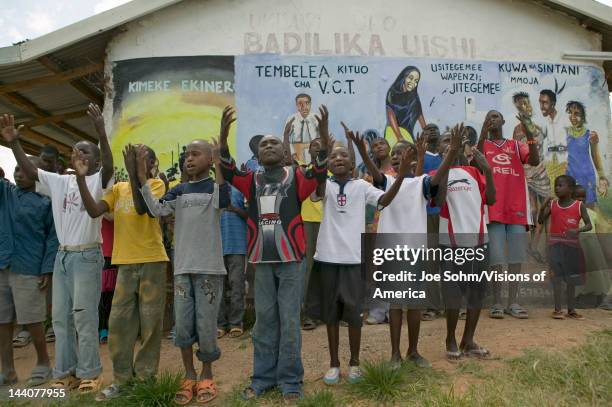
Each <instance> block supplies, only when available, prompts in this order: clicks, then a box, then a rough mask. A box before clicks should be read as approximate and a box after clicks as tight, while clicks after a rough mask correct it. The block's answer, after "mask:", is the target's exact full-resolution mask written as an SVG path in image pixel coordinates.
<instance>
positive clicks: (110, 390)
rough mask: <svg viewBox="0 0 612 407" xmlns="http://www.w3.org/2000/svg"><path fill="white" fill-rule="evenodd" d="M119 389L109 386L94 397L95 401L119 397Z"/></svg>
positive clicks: (112, 385)
mask: <svg viewBox="0 0 612 407" xmlns="http://www.w3.org/2000/svg"><path fill="white" fill-rule="evenodd" d="M120 394H121V389H120V388H119V386H117V385H115V384H111V385H110V386H108V387H107V388H106V389H103V390H102V391H101V392H100V393H98V395H97V396H96V401H107V400H111V399H114V398H117V397H119V395H120Z"/></svg>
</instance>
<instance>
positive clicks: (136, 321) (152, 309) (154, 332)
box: [108, 262, 166, 385]
mask: <svg viewBox="0 0 612 407" xmlns="http://www.w3.org/2000/svg"><path fill="white" fill-rule="evenodd" d="M165 302H166V262H155V263H144V264H125V265H121V266H119V273H118V274H117V285H116V286H115V295H114V296H113V304H112V306H111V313H110V317H109V321H108V325H109V337H108V350H109V352H110V357H111V360H112V361H113V376H114V383H115V384H117V385H122V384H125V383H126V382H128V381H129V380H131V379H132V378H133V377H134V375H136V377H137V378H138V379H146V378H149V377H154V376H155V375H156V374H157V367H158V365H159V353H160V349H161V338H162V322H163V317H164V305H165ZM139 334H140V347H139V349H138V353H136V358H134V347H135V345H136V340H137V339H138V335H139Z"/></svg>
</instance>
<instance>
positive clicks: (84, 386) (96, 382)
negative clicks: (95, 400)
mask: <svg viewBox="0 0 612 407" xmlns="http://www.w3.org/2000/svg"><path fill="white" fill-rule="evenodd" d="M101 388H102V379H101V378H99V377H96V378H95V379H82V380H81V384H79V393H81V394H87V393H94V392H98V391H100V389H101Z"/></svg>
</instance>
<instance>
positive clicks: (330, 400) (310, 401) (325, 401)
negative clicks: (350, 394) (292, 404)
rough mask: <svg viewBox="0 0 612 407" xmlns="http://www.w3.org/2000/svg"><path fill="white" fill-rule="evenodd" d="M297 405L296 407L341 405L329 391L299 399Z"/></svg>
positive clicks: (318, 392)
mask: <svg viewBox="0 0 612 407" xmlns="http://www.w3.org/2000/svg"><path fill="white" fill-rule="evenodd" d="M297 405H298V407H337V406H341V405H342V403H341V402H340V400H338V399H336V397H335V396H334V393H332V392H331V391H329V390H319V391H316V392H314V393H312V394H309V395H306V396H305V397H303V398H302V399H300V401H299V402H298V403H297Z"/></svg>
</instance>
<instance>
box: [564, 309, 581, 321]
mask: <svg viewBox="0 0 612 407" xmlns="http://www.w3.org/2000/svg"><path fill="white" fill-rule="evenodd" d="M567 317H568V318H569V319H577V320H581V319H584V317H583V316H582V315H581V314H579V313H577V312H576V311H570V312H568V313H567Z"/></svg>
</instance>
